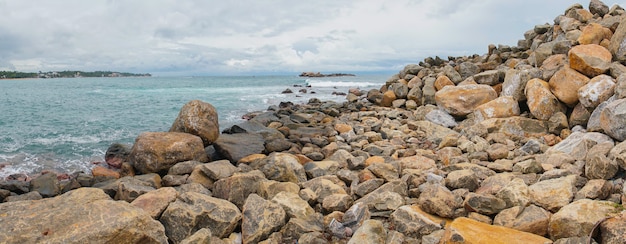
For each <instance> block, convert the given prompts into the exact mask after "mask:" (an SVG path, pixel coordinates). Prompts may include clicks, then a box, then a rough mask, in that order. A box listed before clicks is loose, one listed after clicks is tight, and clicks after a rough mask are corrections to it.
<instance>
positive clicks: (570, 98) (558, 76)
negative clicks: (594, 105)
mask: <svg viewBox="0 0 626 244" xmlns="http://www.w3.org/2000/svg"><path fill="white" fill-rule="evenodd" d="M588 82H589V78H587V76H585V75H583V74H581V73H578V72H577V71H576V70H574V69H571V68H569V67H564V68H562V69H560V70H559V71H557V72H556V73H555V74H554V75H553V76H552V78H550V81H549V82H548V84H549V85H550V92H552V94H553V95H554V96H555V97H556V98H558V99H559V101H561V102H563V103H565V105H567V106H568V107H570V108H572V107H574V106H575V105H576V104H577V103H578V89H579V88H581V87H583V86H584V85H586V84H587V83H588Z"/></svg>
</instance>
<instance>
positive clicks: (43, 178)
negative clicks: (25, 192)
mask: <svg viewBox="0 0 626 244" xmlns="http://www.w3.org/2000/svg"><path fill="white" fill-rule="evenodd" d="M30 191H37V192H39V194H40V195H41V196H42V197H53V196H56V195H59V194H60V193H61V187H60V185H59V180H58V178H57V174H55V173H51V172H50V173H45V174H42V175H40V176H38V177H36V178H34V179H32V180H31V181H30Z"/></svg>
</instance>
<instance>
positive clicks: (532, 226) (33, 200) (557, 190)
mask: <svg viewBox="0 0 626 244" xmlns="http://www.w3.org/2000/svg"><path fill="white" fill-rule="evenodd" d="M622 16H626V14H625V11H624V10H623V9H622V8H621V7H619V6H613V7H611V8H608V6H606V5H604V3H602V2H600V1H598V0H592V1H591V3H590V5H589V10H586V9H584V7H583V6H582V5H579V4H577V5H573V6H571V7H569V8H568V9H567V10H566V11H565V12H564V14H563V15H560V16H558V17H557V18H556V19H555V23H554V25H550V24H541V25H537V26H535V27H534V28H532V29H531V30H529V31H528V32H526V33H525V34H524V39H523V40H520V41H519V43H518V45H517V46H513V47H511V46H505V45H498V46H496V45H490V46H489V47H488V53H486V54H485V55H473V56H465V57H448V59H447V60H444V59H441V58H439V57H435V58H426V59H425V60H424V62H421V63H420V64H409V65H407V66H406V67H405V68H404V69H403V70H401V71H400V72H398V74H396V75H394V76H392V77H390V78H389V79H388V80H387V82H386V84H385V85H383V86H382V87H381V88H380V89H372V90H370V91H367V92H352V91H349V94H348V96H347V97H346V101H345V102H343V103H338V102H328V101H320V100H319V99H311V100H310V101H309V102H308V103H306V104H294V103H292V102H282V103H281V104H277V105H273V106H270V108H268V109H267V111H263V112H258V113H250V114H248V115H246V116H245V117H246V118H247V119H248V121H246V122H244V123H241V124H238V125H235V126H232V127H230V128H228V129H226V130H224V131H223V132H222V134H220V135H219V137H218V138H217V139H215V140H213V139H211V138H212V137H211V136H203V134H204V133H196V132H198V130H196V129H194V128H199V129H208V127H211V126H212V125H210V126H209V124H211V123H206V124H205V125H201V126H199V127H198V123H195V122H196V121H197V119H208V121H205V122H210V121H211V118H212V117H211V116H208V117H207V116H202V115H200V113H197V112H198V111H197V110H196V112H194V109H190V110H187V112H185V113H183V114H186V115H185V116H182V117H184V118H183V119H184V120H183V121H179V122H181V124H184V123H183V122H185V123H187V124H188V125H189V127H182V126H181V127H180V128H181V129H180V131H178V130H177V132H147V133H144V134H142V135H140V136H139V137H138V138H137V140H136V142H135V145H133V147H132V149H131V152H130V154H129V156H128V162H124V163H123V164H122V169H116V168H114V167H110V168H106V167H98V168H94V170H93V171H92V173H91V174H85V173H76V174H71V175H65V176H62V175H57V177H56V178H55V177H53V176H54V174H51V173H42V174H40V175H34V176H30V177H29V176H26V175H14V176H12V177H10V178H9V179H6V180H0V200H2V201H4V203H1V204H0V216H3V217H1V218H0V243H5V242H8V243H16V242H19V243H21V242H85V240H88V241H89V242H98V241H100V242H127V243H145V242H148V243H165V242H169V243H198V242H211V243H234V242H236V243H240V242H243V243H329V242H330V243H362V242H368V241H369V242H376V243H574V242H576V243H580V242H582V241H584V242H588V241H589V242H591V243H593V242H594V241H596V242H598V243H620V242H621V241H623V239H624V237H623V233H624V224H625V223H626V221H625V219H626V218H625V217H624V215H625V214H626V212H625V211H623V209H624V206H623V203H624V202H626V195H625V194H624V192H625V190H626V189H625V185H626V183H625V181H624V178H625V176H626V142H624V141H623V140H624V138H626V136H625V135H626V133H625V132H624V128H623V125H624V124H626V119H625V118H626V116H624V115H625V114H626V109H625V107H626V106H624V104H625V100H626V95H625V94H626V66H624V64H625V63H626V58H624V56H626V55H625V54H624V50H620V46H624V45H622V44H623V43H626V19H624V18H622ZM625 45H626V44H625ZM206 107H208V106H206ZM181 113H182V112H181ZM207 114H210V113H207ZM177 120H178V119H177ZM177 124H178V122H177ZM215 127H218V126H217V125H215ZM212 128H213V127H212ZM213 129H215V128H213ZM194 130H195V131H196V132H193V131H194ZM210 131H214V130H210ZM209 135H211V133H209ZM115 148H116V147H112V150H111V151H115V150H113V149H115ZM120 155H122V158H123V155H124V154H120ZM223 159H226V160H223ZM124 167H131V168H134V169H135V171H136V172H138V173H143V174H139V175H132V174H125V173H123V172H121V171H122V170H123V168H124ZM150 172H154V173H150ZM88 186H91V187H88ZM80 187H82V188H80ZM75 188H80V189H78V190H72V189H75ZM59 194H60V195H59ZM113 199H115V200H118V201H112V200H113ZM104 206H106V207H104ZM68 209H71V210H73V211H74V212H68ZM140 209H141V210H140ZM77 216H80V217H77ZM51 220H53V221H55V223H51V222H50V221H51ZM103 221H104V222H103ZM83 225H85V226H90V227H89V229H81V228H79V229H78V231H73V230H70V229H67V228H66V226H72V227H73V226H83ZM93 225H98V227H93ZM119 226H125V228H121V229H120V228H118V227H119ZM137 226H141V227H142V228H141V230H137V228H136V227H137ZM3 228H4V229H3ZM128 232H132V233H133V234H132V236H131V237H129V234H128ZM7 233H8V234H7ZM111 233H113V234H111ZM110 236H114V237H110ZM590 237H591V238H592V239H593V240H589V238H590ZM120 238H123V239H120Z"/></svg>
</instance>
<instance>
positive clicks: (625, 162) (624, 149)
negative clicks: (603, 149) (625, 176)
mask: <svg viewBox="0 0 626 244" xmlns="http://www.w3.org/2000/svg"><path fill="white" fill-rule="evenodd" d="M608 156H609V159H611V160H613V161H615V162H616V163H617V164H618V165H619V166H620V167H621V168H622V169H626V142H620V143H618V144H617V145H615V147H613V148H612V149H611V150H610V151H609V155H608Z"/></svg>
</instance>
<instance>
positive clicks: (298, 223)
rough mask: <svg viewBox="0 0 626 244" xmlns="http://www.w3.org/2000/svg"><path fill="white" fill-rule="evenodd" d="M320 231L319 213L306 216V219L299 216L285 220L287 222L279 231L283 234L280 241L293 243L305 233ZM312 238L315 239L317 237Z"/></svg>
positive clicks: (322, 229)
mask: <svg viewBox="0 0 626 244" xmlns="http://www.w3.org/2000/svg"><path fill="white" fill-rule="evenodd" d="M318 217H319V218H318ZM339 226H341V224H339ZM320 232H324V227H323V223H322V217H321V214H320V215H316V216H315V218H307V219H306V220H304V219H301V218H291V219H289V222H287V224H285V226H283V228H282V229H281V230H280V233H281V234H282V236H283V238H282V239H283V242H282V243H293V242H295V241H299V240H300V239H301V238H302V237H303V236H306V234H307V233H320ZM314 239H315V240H317V238H314ZM298 243H302V242H298ZM304 243H307V242H304ZM324 243H326V242H324Z"/></svg>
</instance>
